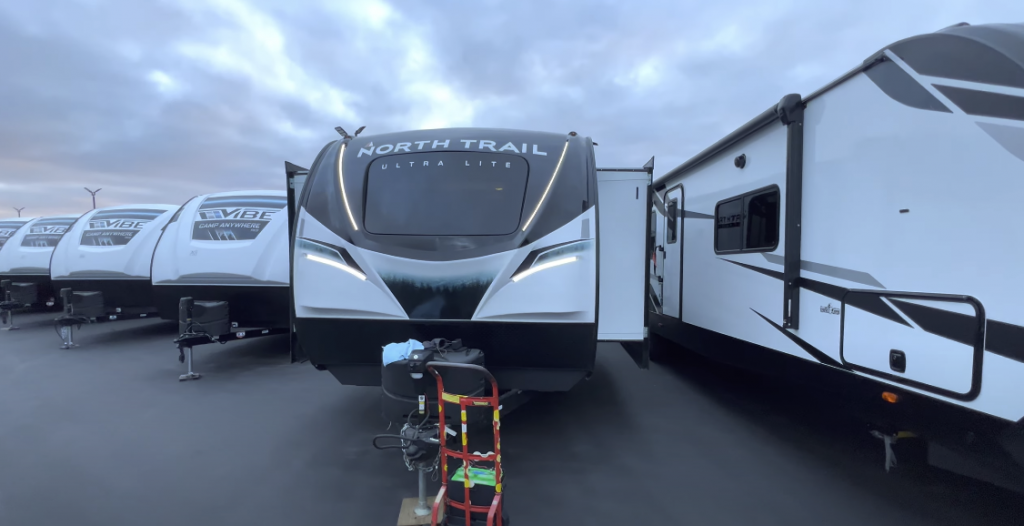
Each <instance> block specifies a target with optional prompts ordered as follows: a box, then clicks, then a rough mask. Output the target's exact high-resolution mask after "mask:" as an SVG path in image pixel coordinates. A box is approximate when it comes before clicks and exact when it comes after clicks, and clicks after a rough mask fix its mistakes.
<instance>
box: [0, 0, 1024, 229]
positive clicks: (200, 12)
mask: <svg viewBox="0 0 1024 526" xmlns="http://www.w3.org/2000/svg"><path fill="white" fill-rule="evenodd" d="M958 22H969V23H972V24H980V23H991V22H1024V2H1021V1H1020V0H988V1H972V0H889V1H876V0H858V1H840V0H829V1H827V2H826V1H824V0H773V1H771V2H768V1H754V0H717V1H715V2H696V1H691V0H675V1H672V0H657V1H653V0H652V1H643V2H641V1H629V2H627V1H622V0H620V1H616V2H612V1H605V0H589V1H587V0H574V1H568V0H565V1H563V0H543V1H540V0H537V1H534V0H505V1H503V2H502V1H497V0H472V1H470V0H463V1H455V0H430V1H415V0H404V1H399V0H392V1H387V0H360V1H358V2H355V1H351V2H349V1H344V0H320V1H316V0H309V1H305V0H288V1H287V2H285V1H270V0H147V1H139V0H116V1H115V0H77V1H75V0H54V1H46V2H3V3H0V64H2V65H3V74H0V101H2V102H0V217H3V216H6V215H8V214H10V215H14V214H15V212H14V211H13V210H12V209H11V208H12V207H25V212H24V214H25V215H26V216H39V215H47V214H55V213H81V212H84V211H86V210H88V209H89V208H91V205H90V198H89V194H88V193H86V192H85V190H83V187H84V186H87V187H89V188H92V189H95V188H103V190H102V191H101V192H100V193H99V194H98V196H97V199H98V204H99V206H110V205H115V204H133V203H136V204H140V203H169V204H180V203H182V202H184V201H185V200H187V199H188V198H190V197H192V196H194V195H197V194H202V193H208V192H212V191H220V190H241V189H249V188H283V178H284V174H283V172H284V170H283V165H284V161H286V160H287V161H291V162H294V163H296V164H299V165H303V166H308V165H309V164H310V163H311V162H312V160H313V157H314V156H315V155H316V153H317V152H318V151H319V149H320V148H321V147H322V146H323V145H324V144H325V143H326V142H327V141H330V140H333V139H334V138H336V137H337V134H336V133H335V132H334V130H333V128H334V126H338V125H341V126H343V127H344V128H346V129H348V130H349V131H354V130H355V129H356V128H358V127H359V126H362V125H365V126H366V127H367V128H366V131H365V132H364V134H367V135H370V134H374V133H383V132H390V131H398V130H406V129H417V128H438V127H447V126H486V127H508V128H523V129H536V130H543V131H553V132H559V133H564V132H568V131H571V130H574V131H576V132H579V133H581V134H586V135H589V136H591V137H593V138H594V139H595V140H596V141H598V142H599V143H600V146H599V147H598V163H599V164H600V165H605V166H612V165H614V166H640V165H642V164H643V163H644V162H645V161H647V159H649V158H650V157H651V156H652V155H654V156H656V167H657V169H656V173H655V175H656V176H657V175H660V174H661V173H664V172H666V171H668V170H669V169H671V168H672V167H673V166H675V165H677V164H679V163H680V162H682V161H684V160H686V158H688V157H689V156H691V155H693V154H694V153H697V152H698V151H700V150H701V149H703V148H704V147H706V146H708V145H709V144H711V143H712V142H714V141H715V140H717V139H719V138H720V137H721V136H723V135H725V134H726V133H728V132H729V131H731V130H732V129H734V128H736V127H737V126H739V125H741V124H743V123H744V122H746V121H747V120H749V119H750V118H752V117H754V116H755V115H757V114H758V113H760V112H761V111H763V110H764V109H766V108H768V107H769V106H770V105H772V104H774V103H776V102H777V101H778V100H779V98H780V97H781V96H782V95H785V94H787V93H801V94H807V93H810V92H811V91H813V90H815V89H817V88H818V87H820V86H822V85H824V84H825V83H827V82H828V81H830V80H832V79H833V78H835V77H837V76H839V75H840V74H842V73H843V72H845V71H846V70H848V69H850V68H851V67H853V66H854V65H856V64H857V63H858V62H860V61H861V60H863V59H864V58H866V57H867V56H869V55H871V54H872V53H874V52H875V51H877V50H878V49H880V48H882V47H884V46H885V45H887V44H889V43H891V42H894V41H896V40H899V39H901V38H905V37H908V36H912V35H914V34H917V33H922V32H930V31H935V30H938V29H941V28H943V27H946V26H949V25H952V24H955V23H958Z"/></svg>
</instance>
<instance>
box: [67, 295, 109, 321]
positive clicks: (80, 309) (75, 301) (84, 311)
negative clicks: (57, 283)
mask: <svg viewBox="0 0 1024 526" xmlns="http://www.w3.org/2000/svg"><path fill="white" fill-rule="evenodd" d="M71 313H72V314H74V315H75V316H82V317H84V318H102V317H103V316H104V315H106V313H107V311H106V309H105V308H104V307H103V293H102V292H72V293H71Z"/></svg>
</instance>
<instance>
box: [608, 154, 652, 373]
mask: <svg viewBox="0 0 1024 526" xmlns="http://www.w3.org/2000/svg"><path fill="white" fill-rule="evenodd" d="M653 161H654V160H653V159H651V162H650V163H648V165H647V166H645V167H644V168H643V169H642V170H626V169H621V170H620V169H599V171H598V174H597V184H598V191H597V195H598V204H597V207H598V246H599V254H598V258H599V259H598V261H599V263H598V276H599V278H598V310H597V314H598V319H597V332H598V340H600V341H616V342H622V344H623V347H625V348H626V350H627V351H628V352H629V353H630V355H631V356H632V357H633V359H634V361H636V363H637V365H639V366H640V367H644V368H646V367H647V365H648V362H649V354H650V353H649V350H648V348H647V339H646V338H647V309H646V296H647V281H648V280H649V279H650V266H649V265H648V261H647V254H648V253H649V250H650V247H649V246H648V245H649V244H650V239H649V237H648V236H647V235H646V232H648V231H649V229H650V223H649V222H650V217H651V216H650V210H651V198H650V184H651V171H653V168H654V163H653Z"/></svg>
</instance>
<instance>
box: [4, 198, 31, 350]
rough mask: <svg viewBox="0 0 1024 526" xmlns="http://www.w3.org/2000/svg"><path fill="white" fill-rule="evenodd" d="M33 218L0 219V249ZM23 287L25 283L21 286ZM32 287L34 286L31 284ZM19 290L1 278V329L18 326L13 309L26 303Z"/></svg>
mask: <svg viewBox="0 0 1024 526" xmlns="http://www.w3.org/2000/svg"><path fill="white" fill-rule="evenodd" d="M32 219H33V218H28V217H12V218H9V219H2V220H0V251H2V250H3V248H4V244H5V243H7V240H8V239H10V238H11V236H13V235H14V234H15V232H17V231H18V230H19V229H21V227H23V226H25V225H27V224H28V223H29V221H32ZM22 287H24V285H22V286H21V287H19V288H22ZM31 288H34V286H31ZM19 292H20V291H16V290H15V287H14V283H13V282H12V281H11V280H5V279H0V330H10V329H16V328H17V327H15V326H14V324H13V319H10V318H11V316H12V313H13V311H15V310H18V309H20V308H22V307H23V306H24V303H22V299H23V295H22V294H20V293H19ZM16 296H17V297H16Z"/></svg>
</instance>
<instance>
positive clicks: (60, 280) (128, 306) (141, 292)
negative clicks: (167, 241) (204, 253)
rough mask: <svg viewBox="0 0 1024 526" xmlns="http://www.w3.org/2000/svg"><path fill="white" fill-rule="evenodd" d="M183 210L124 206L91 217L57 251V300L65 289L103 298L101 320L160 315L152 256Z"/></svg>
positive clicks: (54, 266) (54, 280) (53, 266)
mask: <svg viewBox="0 0 1024 526" xmlns="http://www.w3.org/2000/svg"><path fill="white" fill-rule="evenodd" d="M178 208H179V207H178V206H174V205H163V204H156V205H124V206H114V207H109V208H100V209H96V210H92V211H89V212H87V213H86V214H85V215H84V216H82V218H81V219H80V220H79V221H78V222H76V223H75V224H74V225H73V226H72V227H71V228H70V229H69V230H68V232H67V235H65V236H64V237H63V238H61V240H60V242H59V243H57V246H56V247H55V248H54V250H53V254H52V256H51V259H50V280H51V283H52V285H53V292H54V293H55V295H59V294H60V290H62V289H65V288H69V289H71V290H72V291H75V292H96V293H99V295H100V297H101V298H102V300H103V301H102V304H103V307H104V310H103V312H102V314H101V315H102V316H105V317H106V316H109V317H110V319H115V318H117V317H130V316H145V315H148V314H153V313H155V308H154V306H155V302H154V300H153V292H152V288H153V285H152V282H151V280H150V267H151V265H152V262H153V251H154V250H155V248H156V243H157V240H159V239H160V233H161V231H162V229H163V227H164V225H166V224H167V222H168V221H169V220H170V218H171V216H172V215H173V214H174V212H175V211H176V210H178Z"/></svg>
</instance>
